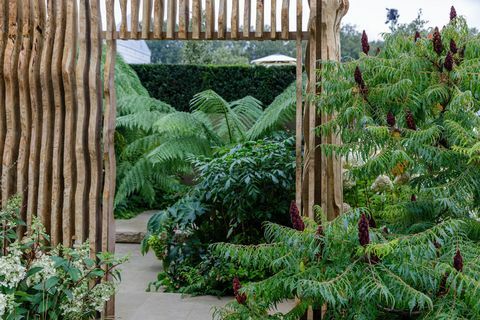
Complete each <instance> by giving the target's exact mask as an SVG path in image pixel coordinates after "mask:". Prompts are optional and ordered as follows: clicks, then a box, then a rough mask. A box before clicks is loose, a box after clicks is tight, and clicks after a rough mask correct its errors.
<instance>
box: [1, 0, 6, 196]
mask: <svg viewBox="0 0 480 320" xmlns="http://www.w3.org/2000/svg"><path fill="white" fill-rule="evenodd" d="M7 35H8V0H0V65H1V66H3V64H4V56H5V47H6V46H7ZM3 69H4V68H3V67H0V159H1V158H2V156H3V148H4V146H5V134H6V131H7V126H6V124H7V122H6V118H5V112H6V105H5V82H4V80H3V79H4V73H3ZM1 176H2V166H0V179H1ZM0 193H1V192H0ZM0 199H1V195H0Z"/></svg>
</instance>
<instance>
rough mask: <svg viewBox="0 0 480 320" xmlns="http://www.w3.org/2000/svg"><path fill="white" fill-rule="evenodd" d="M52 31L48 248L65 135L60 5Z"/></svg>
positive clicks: (56, 225) (55, 228)
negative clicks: (51, 162) (53, 107)
mask: <svg viewBox="0 0 480 320" xmlns="http://www.w3.org/2000/svg"><path fill="white" fill-rule="evenodd" d="M55 15H56V19H57V21H56V23H55V24H56V30H55V41H54V45H53V57H52V82H53V99H54V103H55V116H54V118H55V122H54V128H55V130H54V132H53V159H52V160H53V172H52V212H51V221H52V228H51V235H50V236H51V241H52V245H57V244H59V243H62V220H63V219H62V206H63V201H62V199H63V136H64V134H65V130H64V121H65V95H64V91H63V78H62V59H63V46H64V43H65V26H66V25H65V23H66V20H67V10H66V6H65V2H64V1H57V2H56V9H55Z"/></svg>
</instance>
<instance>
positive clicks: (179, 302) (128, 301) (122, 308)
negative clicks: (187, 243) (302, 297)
mask: <svg viewBox="0 0 480 320" xmlns="http://www.w3.org/2000/svg"><path fill="white" fill-rule="evenodd" d="M116 254H118V255H120V256H124V255H129V256H130V261H129V262H128V263H126V264H125V265H123V266H122V268H121V269H122V283H121V285H120V288H119V291H118V293H117V295H116V298H115V309H116V319H119V320H210V319H212V312H213V308H214V307H221V306H224V305H225V304H226V303H228V302H229V301H231V300H232V299H233V298H232V297H225V298H221V299H219V298H217V297H212V296H202V297H188V296H187V297H186V296H183V297H182V295H181V294H175V293H164V292H145V289H146V287H147V284H148V283H149V282H151V281H153V280H155V279H156V277H157V273H158V272H160V271H161V267H160V261H158V260H157V259H156V257H155V256H154V255H153V254H152V253H149V254H148V255H146V256H143V255H141V253H140V246H139V245H138V244H120V243H117V245H116ZM293 304H294V302H293V301H289V302H287V303H282V304H280V305H279V307H278V310H279V311H287V310H290V309H291V308H292V307H293Z"/></svg>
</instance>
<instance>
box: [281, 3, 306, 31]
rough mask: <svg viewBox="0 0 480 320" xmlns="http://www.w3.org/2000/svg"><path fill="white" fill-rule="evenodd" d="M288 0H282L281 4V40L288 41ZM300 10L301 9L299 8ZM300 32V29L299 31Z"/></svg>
mask: <svg viewBox="0 0 480 320" xmlns="http://www.w3.org/2000/svg"><path fill="white" fill-rule="evenodd" d="M289 7H290V0H283V2H282V39H285V40H286V39H288V32H289V30H288V29H289V28H288V25H289V10H290V8H289ZM300 10H302V8H301V7H300ZM298 14H299V12H298V4H297V19H298ZM300 15H302V12H300ZM297 26H298V20H297ZM301 26H302V24H301V21H300V27H301ZM300 31H301V29H300ZM297 37H298V30H297Z"/></svg>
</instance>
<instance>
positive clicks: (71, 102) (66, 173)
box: [62, 1, 77, 246]
mask: <svg viewBox="0 0 480 320" xmlns="http://www.w3.org/2000/svg"><path fill="white" fill-rule="evenodd" d="M76 53H77V2H76V1H68V2H67V22H66V27H65V47H64V52H63V58H62V77H63V83H64V91H65V135H64V142H63V177H64V188H63V207H62V211H63V213H62V222H63V244H64V245H66V246H71V245H72V240H73V236H74V233H75V229H74V227H75V216H74V213H75V208H74V196H75V184H76V176H75V110H76V109H77V107H76V101H77V93H76V83H75V58H76Z"/></svg>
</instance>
